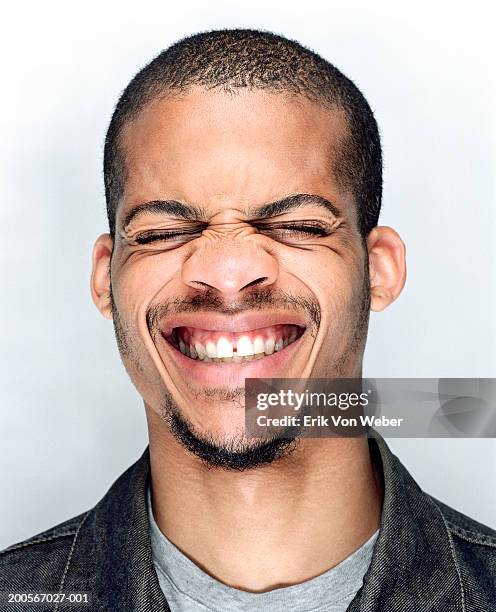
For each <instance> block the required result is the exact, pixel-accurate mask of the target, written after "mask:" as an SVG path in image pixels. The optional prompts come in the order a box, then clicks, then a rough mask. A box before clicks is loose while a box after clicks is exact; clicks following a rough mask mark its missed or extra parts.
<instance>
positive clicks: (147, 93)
mask: <svg viewBox="0 0 496 612" xmlns="http://www.w3.org/2000/svg"><path fill="white" fill-rule="evenodd" d="M193 85H199V86H202V87H204V88H206V89H214V88H222V89H224V90H225V91H230V92H233V91H235V90H236V89H238V88H242V87H248V88H252V89H263V90H267V91H271V92H283V93H289V94H291V95H297V96H304V97H306V98H307V99H310V100H311V101H313V102H316V103H318V104H320V105H321V106H324V107H325V108H327V109H330V110H332V109H340V110H341V111H342V112H343V113H344V116H345V118H346V123H347V128H348V129H347V133H346V135H344V136H343V138H342V141H341V142H340V145H339V150H338V151H337V152H336V154H337V159H336V160H334V165H333V173H334V175H335V178H336V180H337V181H338V184H339V185H340V187H341V188H343V189H344V190H346V191H349V192H350V193H352V195H353V197H354V200H355V203H356V207H357V219H358V225H359V229H360V232H361V234H362V236H366V235H367V234H368V233H369V231H370V230H371V229H372V228H373V227H375V226H376V225H377V221H378V218H379V212H380V209H381V200H382V152H381V143H380V137H379V130H378V127H377V122H376V120H375V118H374V115H373V112H372V110H371V108H370V106H369V104H368V102H367V101H366V99H365V98H364V96H363V95H362V93H361V92H360V90H359V89H358V87H357V86H356V85H355V84H354V83H353V82H352V81H351V80H350V79H349V78H347V77H346V76H344V74H342V73H341V72H340V71H339V70H338V69H337V68H336V67H335V66H333V65H332V64H331V63H329V62H328V61H327V60H325V59H324V58H322V57H321V56H320V55H318V54H317V53H314V52H313V51H311V50H310V49H307V48H306V47H303V46H302V45H300V44H299V43H298V42H296V41H293V40H289V39H287V38H285V37H283V36H279V35H276V34H273V33H272V32H267V31H260V30H251V29H229V30H213V31H209V32H202V33H199V34H194V35H192V36H189V37H187V38H183V39H182V40H180V41H178V42H177V43H175V44H173V45H172V46H170V47H169V48H168V49H165V50H164V51H162V52H161V53H160V54H159V55H158V56H157V57H155V59H153V60H152V61H151V62H150V63H149V64H147V65H146V66H145V67H144V68H143V69H142V70H140V72H138V74H136V76H135V77H134V78H133V79H132V81H131V82H130V83H129V85H128V86H127V87H126V89H125V90H124V92H123V93H122V95H121V97H120V99H119V101H118V102H117V105H116V107H115V110H114V113H113V115H112V119H111V121H110V125H109V128H108V131H107V135H106V138H105V150H104V180H105V197H106V202H107V216H108V223H109V231H110V234H111V235H112V237H113V236H114V235H115V217H116V211H117V206H118V203H119V200H120V199H121V197H122V194H123V191H124V185H125V180H126V160H125V156H124V153H123V151H122V150H121V147H120V142H119V140H120V135H121V132H122V129H123V127H124V126H125V125H126V123H127V122H128V121H130V120H132V119H133V118H135V117H136V116H137V115H138V114H139V112H140V111H141V110H142V109H143V108H144V107H145V106H146V105H147V104H149V103H150V102H151V101H153V100H155V99H156V98H160V97H163V96H165V95H167V94H171V93H172V94H174V93H177V94H181V93H182V92H184V91H186V90H187V89H188V88H189V87H191V86H193Z"/></svg>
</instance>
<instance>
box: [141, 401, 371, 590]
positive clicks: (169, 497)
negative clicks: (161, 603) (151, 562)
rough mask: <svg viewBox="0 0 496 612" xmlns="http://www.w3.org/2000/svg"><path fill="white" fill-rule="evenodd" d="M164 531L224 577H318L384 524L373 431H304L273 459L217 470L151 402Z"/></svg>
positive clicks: (157, 511)
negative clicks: (355, 434) (370, 439)
mask: <svg viewBox="0 0 496 612" xmlns="http://www.w3.org/2000/svg"><path fill="white" fill-rule="evenodd" d="M147 417H148V428H149V436H150V461H151V482H152V507H153V514H154V517H155V520H156V522H157V524H158V526H159V528H160V530H161V531H162V532H163V533H164V534H165V535H166V536H167V537H168V538H169V540H171V541H172V542H173V543H174V544H175V545H176V546H177V548H179V549H180V550H181V551H182V552H183V553H184V554H185V555H187V556H188V557H189V558H190V559H191V560H192V561H194V562H195V563H196V564H197V565H198V566H200V567H201V568H202V569H203V570H205V571H206V572H207V573H208V574H210V575H211V576H213V577H214V578H216V579H217V580H220V581H221V582H223V583H224V584H227V585H230V586H233V587H236V588H239V589H242V590H246V591H252V592H263V591H267V590H271V589H274V588H280V587H282V586H288V585H291V584H297V583H300V582H304V581H306V580H309V579H311V578H313V577H315V576H318V575H319V574H322V573H323V572H325V571H327V570H328V569H330V568H332V567H334V566H335V565H337V564H338V563H340V562H341V561H342V560H343V559H345V558H346V557H348V556H349V555H350V554H351V553H353V552H354V551H355V550H357V549H358V548H360V546H361V545H362V544H363V543H364V542H365V541H366V540H367V539H368V538H370V536H371V535H372V534H373V533H374V532H375V531H376V530H377V529H378V527H379V522H380V514H381V503H382V488H381V484H380V482H379V479H378V477H377V475H376V474H375V471H374V468H373V465H372V463H371V459H370V455H369V450H368V443H367V439H366V438H326V439H309V438H306V439H302V440H300V442H299V445H298V447H297V448H296V450H295V451H294V452H293V453H292V454H291V455H289V456H288V457H286V458H282V459H279V460H277V461H276V462H274V463H273V464H272V465H268V466H264V467H259V468H256V469H254V470H247V471H245V472H231V471H226V470H221V469H210V468H208V467H206V466H205V465H204V464H203V463H202V462H201V461H200V460H199V459H197V458H196V457H194V456H193V455H191V454H190V453H188V452H187V451H186V450H184V449H183V448H182V446H180V445H179V443H178V442H177V441H176V440H175V439H174V438H173V437H172V436H171V434H170V433H169V431H168V429H167V427H166V425H165V424H164V423H163V422H162V421H161V420H160V419H159V417H158V416H156V415H155V413H154V412H153V411H152V410H150V409H149V408H147Z"/></svg>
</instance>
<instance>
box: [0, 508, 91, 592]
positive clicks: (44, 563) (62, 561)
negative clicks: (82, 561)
mask: <svg viewBox="0 0 496 612" xmlns="http://www.w3.org/2000/svg"><path fill="white" fill-rule="evenodd" d="M87 514H88V512H85V513H82V514H79V515H77V516H75V517H73V518H71V519H68V520H67V521H64V522H63V523H60V524H59V525H56V526H54V527H52V528H50V529H47V530H46V531H43V532H41V533H38V534H37V535H35V536H33V537H31V538H28V539H27V540H24V541H23V542H18V543H17V544H13V545H12V546H9V547H8V548H5V549H4V550H2V551H0V591H2V590H8V589H12V588H16V589H18V590H21V589H31V590H33V589H36V588H40V589H41V588H44V589H50V590H57V589H58V585H59V583H60V580H61V578H62V576H63V574H64V569H65V567H66V566H67V563H68V560H69V559H70V555H71V551H72V548H73V545H74V542H75V539H76V537H77V534H78V531H79V529H80V528H81V525H82V523H83V522H84V520H85V518H86V516H87Z"/></svg>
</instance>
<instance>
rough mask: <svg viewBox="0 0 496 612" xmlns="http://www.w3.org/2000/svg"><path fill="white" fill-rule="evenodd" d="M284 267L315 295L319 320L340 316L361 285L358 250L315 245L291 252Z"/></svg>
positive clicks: (361, 275)
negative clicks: (310, 248)
mask: <svg viewBox="0 0 496 612" xmlns="http://www.w3.org/2000/svg"><path fill="white" fill-rule="evenodd" d="M284 269H285V271H286V273H287V274H288V275H289V276H290V277H292V279H293V282H294V283H296V282H297V283H298V284H303V285H305V286H306V288H307V289H308V290H309V291H310V292H311V293H312V294H313V295H314V296H315V297H316V298H317V300H318V302H319V304H320V308H321V314H322V322H323V323H324V321H326V323H325V324H326V325H330V324H331V320H332V321H335V320H336V318H337V319H341V317H342V316H343V314H344V313H346V312H347V311H348V310H349V309H351V308H352V307H353V305H354V303H355V300H356V296H357V294H358V293H360V294H361V290H362V285H363V263H362V260H361V257H360V255H359V254H358V253H355V252H353V251H344V250H343V251H338V250H337V249H331V248H328V247H322V246H319V247H317V248H315V249H314V250H311V251H310V250H299V251H298V252H296V251H295V252H292V253H291V254H289V255H288V256H287V257H286V258H285V259H284Z"/></svg>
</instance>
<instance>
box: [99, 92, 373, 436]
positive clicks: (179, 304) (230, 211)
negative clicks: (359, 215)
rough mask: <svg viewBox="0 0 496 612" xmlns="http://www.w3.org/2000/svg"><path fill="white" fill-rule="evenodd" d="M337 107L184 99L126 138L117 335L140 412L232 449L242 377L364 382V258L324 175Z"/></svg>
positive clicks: (116, 256) (117, 248)
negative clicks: (169, 415) (177, 421)
mask: <svg viewBox="0 0 496 612" xmlns="http://www.w3.org/2000/svg"><path fill="white" fill-rule="evenodd" d="M345 133H346V128H345V122H344V119H343V117H342V115H341V113H339V112H338V111H334V112H326V111H324V110H323V109H321V108H320V107H319V106H317V105H315V104H313V103H311V102H309V101H307V100H306V99H303V98H295V97H293V98H290V97H289V96H285V95H283V94H273V93H266V92H262V91H259V90H254V91H249V90H247V89H242V90H239V91H238V92H237V93H235V94H228V93H224V92H222V91H220V90H211V91H206V90H204V89H202V88H192V89H191V90H189V91H188V93H186V94H184V95H182V96H181V97H176V98H172V97H171V98H168V99H162V100H157V101H155V102H153V103H152V104H151V105H150V106H148V107H147V108H146V109H145V110H144V111H143V112H142V113H141V114H140V115H139V116H138V118H137V119H136V120H134V121H133V122H132V123H130V124H129V125H128V126H127V127H126V128H125V129H124V132H123V138H122V148H123V152H124V155H125V158H126V169H127V177H126V183H125V192H124V196H123V198H122V201H121V203H120V205H119V208H118V211H117V217H116V235H115V243H114V250H113V255H112V260H111V282H112V296H113V304H114V312H113V317H114V324H115V327H116V333H117V338H118V341H119V347H120V351H121V355H122V359H123V361H124V364H125V366H126V368H127V370H128V372H129V374H130V376H131V378H132V380H133V382H134V384H135V385H136V387H137V389H138V391H139V392H140V394H141V395H142V396H143V398H144V400H145V403H146V404H147V406H148V409H151V410H153V411H154V412H155V413H156V414H157V415H162V416H163V414H164V405H166V404H167V405H169V406H170V404H171V403H173V405H174V406H175V409H176V410H177V412H178V413H179V414H180V415H181V416H182V417H183V418H184V419H186V420H187V421H188V422H189V423H190V424H191V425H192V426H193V427H194V428H195V431H196V432H199V433H200V434H202V435H205V436H206V437H208V438H209V439H211V440H216V441H218V442H222V441H223V440H232V439H234V438H235V437H236V436H239V434H240V432H242V429H243V424H244V403H243V390H244V379H245V378H247V377H250V378H305V377H319V378H326V377H336V376H340V377H348V376H358V375H360V372H361V360H362V353H363V348H364V342H365V335H366V328H367V321H368V310H369V293H368V276H367V274H368V273H367V265H366V252H365V249H364V246H363V242H362V238H361V236H360V233H359V231H358V227H357V219H356V211H355V208H354V203H353V200H352V198H351V196H350V195H349V194H347V193H345V192H343V191H342V190H341V189H340V188H339V185H338V183H337V182H336V180H335V178H334V176H333V172H332V168H333V162H334V159H335V156H336V152H337V151H339V147H340V144H339V143H340V141H342V139H343V137H344V135H345Z"/></svg>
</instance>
